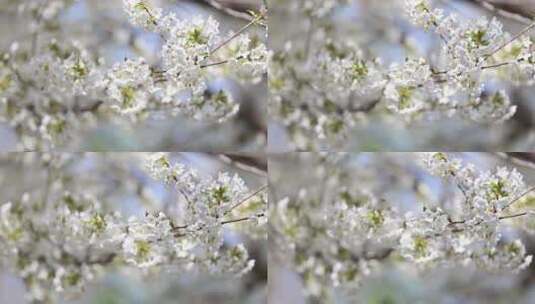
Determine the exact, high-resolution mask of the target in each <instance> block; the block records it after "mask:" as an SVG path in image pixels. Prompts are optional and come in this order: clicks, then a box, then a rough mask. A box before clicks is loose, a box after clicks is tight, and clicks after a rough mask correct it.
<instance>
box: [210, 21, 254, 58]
mask: <svg viewBox="0 0 535 304" xmlns="http://www.w3.org/2000/svg"><path fill="white" fill-rule="evenodd" d="M262 18H263V16H262V15H259V16H257V17H255V18H254V19H253V20H251V21H250V22H249V23H247V24H246V25H244V26H243V27H242V28H241V29H239V30H238V31H237V32H236V33H234V34H233V35H232V36H230V37H228V38H227V39H225V40H223V41H222V42H221V43H220V44H218V45H216V46H215V47H214V48H213V49H211V50H210V52H209V54H210V56H211V55H213V54H214V53H215V52H217V51H218V50H219V49H221V48H222V47H224V46H225V45H227V44H228V43H229V42H231V41H232V40H234V39H235V38H236V37H238V36H239V35H240V34H241V33H243V32H245V31H246V30H247V29H248V28H250V27H251V26H253V25H254V24H256V23H258V21H260V20H261V19H262Z"/></svg>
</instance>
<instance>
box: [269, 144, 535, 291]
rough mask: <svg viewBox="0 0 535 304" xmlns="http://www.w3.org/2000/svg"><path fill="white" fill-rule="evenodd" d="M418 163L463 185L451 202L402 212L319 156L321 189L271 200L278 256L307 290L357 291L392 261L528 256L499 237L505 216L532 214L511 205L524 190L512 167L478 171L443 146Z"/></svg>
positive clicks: (494, 263)
mask: <svg viewBox="0 0 535 304" xmlns="http://www.w3.org/2000/svg"><path fill="white" fill-rule="evenodd" d="M423 163H424V164H425V168H426V169H428V170H429V171H430V172H431V173H432V174H436V175H438V176H440V177H442V178H444V179H445V180H446V181H450V180H451V181H453V182H454V183H455V184H456V185H457V187H458V188H459V189H460V191H459V192H460V193H459V196H455V197H454V198H452V206H453V207H451V208H441V207H437V206H433V207H427V203H424V204H423V205H424V208H423V209H422V210H421V211H418V212H414V211H409V212H405V213H404V212H401V211H400V210H398V209H397V208H396V205H395V204H393V203H392V202H389V201H387V200H386V199H383V197H381V196H378V194H375V193H373V192H369V191H368V189H367V188H366V187H365V186H364V185H365V183H366V182H365V180H366V177H364V176H363V177H362V179H363V180H362V182H361V181H360V180H358V178H357V180H354V179H353V178H351V182H349V183H348V182H347V181H346V182H343V180H344V178H347V176H348V175H347V172H346V173H343V172H342V173H333V172H336V170H338V169H336V168H335V169H329V168H330V166H332V162H322V166H328V168H327V169H324V170H323V172H325V174H328V178H327V177H326V180H325V181H324V182H325V184H324V185H320V186H319V188H320V189H321V190H317V189H316V188H318V187H317V186H315V187H314V188H310V189H301V190H299V191H296V192H295V193H292V194H291V196H289V197H287V198H284V199H282V200H280V201H278V202H277V203H276V204H274V205H273V206H272V208H271V209H270V210H271V211H270V212H271V214H270V225H271V226H272V227H273V231H274V233H273V235H274V240H275V242H276V244H277V248H279V249H278V251H277V252H278V254H280V256H279V258H282V259H283V260H284V261H286V262H289V263H290V264H291V265H292V267H293V268H294V270H296V271H297V272H298V273H299V274H300V275H301V277H302V279H303V282H304V285H305V292H306V293H307V294H308V295H309V296H314V297H320V298H323V299H325V298H328V297H329V296H330V294H329V293H330V292H332V291H333V287H339V288H342V290H346V291H349V292H351V291H352V290H353V291H354V290H356V289H357V288H358V287H359V285H360V284H359V282H360V281H361V280H362V279H363V278H364V277H366V276H368V275H370V274H373V273H376V272H377V271H379V270H380V269H381V266H382V265H383V264H388V263H390V261H392V260H396V261H400V260H401V261H405V262H406V263H408V264H411V265H416V266H417V267H415V268H413V269H417V270H419V271H425V270H426V269H430V268H437V267H459V266H462V267H467V266H471V267H476V268H479V269H482V270H485V271H511V272H517V271H520V270H522V269H524V268H526V267H527V266H528V265H529V264H530V263H531V260H532V256H531V255H527V254H526V249H525V247H524V245H523V244H522V242H521V241H520V240H518V239H517V240H510V239H508V238H506V237H504V236H502V235H501V229H500V227H502V225H503V224H505V223H504V222H506V221H507V220H508V219H513V218H515V219H516V218H517V217H522V216H527V217H529V214H530V213H529V212H530V211H527V210H521V211H518V213H516V212H515V211H512V210H511V209H509V207H510V206H511V205H512V204H513V203H516V202H517V200H518V199H520V198H521V197H523V196H525V195H526V186H525V184H524V183H523V180H522V176H521V175H520V174H519V173H518V172H517V171H516V170H514V169H513V170H508V169H507V168H497V169H496V171H493V172H480V171H478V170H476V169H475V167H474V166H473V165H471V164H464V163H463V162H461V161H460V160H459V159H450V158H449V156H448V155H446V154H444V153H429V154H424V155H423ZM338 165H339V164H338ZM338 165H337V164H336V162H335V166H338ZM318 170H319V169H318ZM327 172H328V173H327ZM337 176H339V177H337ZM352 183H353V185H352ZM371 191H373V190H371ZM326 193H328V194H326ZM318 195H320V196H319V197H318ZM388 265H391V264H388Z"/></svg>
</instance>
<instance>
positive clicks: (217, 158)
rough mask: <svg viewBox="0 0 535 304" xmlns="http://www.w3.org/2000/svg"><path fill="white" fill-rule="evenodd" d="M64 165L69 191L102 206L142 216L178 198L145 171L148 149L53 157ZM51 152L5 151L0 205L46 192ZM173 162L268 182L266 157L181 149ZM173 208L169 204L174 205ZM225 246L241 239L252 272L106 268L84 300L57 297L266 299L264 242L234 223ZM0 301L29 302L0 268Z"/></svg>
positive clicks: (105, 301)
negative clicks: (222, 274) (224, 273)
mask: <svg viewBox="0 0 535 304" xmlns="http://www.w3.org/2000/svg"><path fill="white" fill-rule="evenodd" d="M51 156H52V157H53V158H54V159H56V161H55V162H54V163H55V164H56V166H57V164H61V166H60V170H61V172H62V174H63V175H62V177H61V179H62V182H63V184H64V185H65V187H64V188H65V189H66V190H68V191H70V192H71V193H85V194H92V195H93V196H94V197H96V198H97V199H99V200H100V201H101V202H102V204H103V208H104V210H118V211H120V212H121V214H122V215H123V217H124V218H128V217H129V216H143V215H144V213H145V211H146V210H148V211H153V210H166V208H167V207H168V206H173V204H175V203H176V201H177V200H178V199H182V198H181V197H178V196H177V194H176V191H174V190H172V189H170V188H169V187H166V186H165V185H163V183H162V182H160V181H157V180H154V179H153V178H151V177H150V176H148V175H147V173H146V171H145V170H144V168H143V165H144V162H143V160H144V157H145V156H146V155H145V153H85V154H77V153H74V154H69V153H64V154H61V153H56V154H51ZM46 159H50V158H49V155H46V154H40V153H10V154H0V204H4V203H6V202H8V201H9V200H15V199H18V198H20V196H21V195H22V193H25V192H28V193H30V195H31V197H41V195H43V193H44V191H45V189H47V186H46V185H47V178H48V177H47V174H48V173H47V169H46V168H47V166H48V164H49V161H47V160H46ZM170 160H171V161H172V162H173V163H174V162H180V163H183V164H185V165H187V166H190V167H191V168H194V169H196V170H197V171H198V173H199V174H200V175H201V176H207V177H208V176H215V175H217V173H218V172H220V171H226V172H229V173H230V174H234V173H237V174H239V175H240V176H241V177H242V178H243V180H244V181H245V183H246V185H247V186H248V187H249V189H258V188H259V187H261V186H263V185H265V184H266V177H265V176H264V171H265V166H266V159H265V157H264V156H262V155H235V154H233V155H215V154H203V153H176V154H171V155H170ZM171 208H172V207H171ZM224 237H225V242H226V244H227V245H228V244H236V243H240V242H243V243H244V245H245V247H246V248H247V249H248V251H249V253H250V256H251V258H252V259H255V260H256V263H255V266H254V268H253V270H252V271H251V272H250V273H248V274H247V275H245V276H243V277H241V278H239V279H232V280H229V279H228V278H225V277H213V276H207V275H203V274H202V273H201V274H191V273H176V272H173V270H169V271H165V270H164V271H162V272H155V273H149V274H142V273H141V272H140V271H136V270H134V269H131V268H128V267H127V268H120V269H117V268H114V267H111V268H110V269H105V270H106V272H105V275H104V276H103V277H102V278H101V279H98V280H96V281H94V282H93V283H91V284H89V285H88V286H87V289H86V292H85V293H84V294H82V296H81V298H73V299H70V298H69V299H60V301H59V303H72V304H74V303H76V304H82V303H83V304H97V303H98V304H119V303H125V304H126V303H128V304H130V303H138V304H142V303H178V304H182V303H184V304H211V303H225V304H235V303H236V304H261V303H265V302H266V293H267V290H266V288H267V244H266V241H265V239H263V238H262V237H260V238H250V237H248V234H245V233H242V232H240V231H237V230H235V229H233V228H231V227H229V228H228V229H225V232H224ZM0 303H13V304H18V303H26V302H25V301H24V284H23V282H22V281H21V279H19V278H17V277H15V276H13V275H11V274H10V273H8V272H6V271H5V270H4V269H1V268H0Z"/></svg>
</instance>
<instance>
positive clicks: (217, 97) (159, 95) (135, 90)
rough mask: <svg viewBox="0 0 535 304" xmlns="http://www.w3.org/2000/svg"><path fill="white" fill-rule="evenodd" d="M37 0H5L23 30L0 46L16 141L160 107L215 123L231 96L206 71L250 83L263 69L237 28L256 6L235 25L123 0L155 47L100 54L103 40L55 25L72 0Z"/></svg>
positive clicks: (30, 144)
mask: <svg viewBox="0 0 535 304" xmlns="http://www.w3.org/2000/svg"><path fill="white" fill-rule="evenodd" d="M38 2H40V1H24V2H23V3H22V4H12V6H16V10H17V13H18V14H20V17H21V18H28V19H29V22H30V23H31V24H32V26H30V27H29V28H28V29H26V30H28V31H29V32H30V33H29V35H28V36H29V37H30V38H31V39H26V38H24V39H20V40H16V41H13V42H12V43H11V46H10V48H9V50H3V51H2V52H1V53H0V107H1V108H0V118H1V119H2V121H4V122H7V123H8V124H9V125H10V126H11V127H12V128H13V129H14V130H16V131H17V133H18V135H19V137H20V141H21V145H22V146H24V147H25V148H32V149H35V148H38V147H40V146H45V147H46V146H50V145H54V144H55V143H56V142H61V141H62V140H65V138H68V137H70V136H72V135H73V134H72V133H74V131H75V130H77V129H79V128H81V127H83V126H86V125H89V126H91V125H94V123H95V121H96V119H99V118H101V117H106V118H108V119H109V118H114V117H117V116H121V117H124V118H126V119H127V120H134V122H135V121H137V120H139V119H143V118H145V117H147V116H149V115H150V114H151V113H154V112H165V113H169V114H171V115H177V114H180V115H182V116H186V117H190V118H193V119H195V120H203V121H213V122H219V123H221V122H223V121H226V120H228V119H229V118H231V117H233V116H234V115H235V114H236V113H237V112H238V110H239V104H238V102H237V101H236V98H235V97H234V96H233V94H232V93H231V91H230V90H228V89H215V88H213V86H212V83H213V81H214V80H217V79H219V78H221V77H225V78H229V79H235V80H236V81H238V82H240V83H243V84H255V83H258V82H260V81H261V80H262V78H263V77H264V74H265V70H266V64H267V49H266V46H265V43H264V41H263V38H262V37H261V36H259V35H258V34H248V33H247V32H246V30H248V29H250V28H252V27H255V26H257V25H259V24H260V23H261V22H262V18H263V15H255V16H256V17H255V19H254V20H253V21H252V22H251V23H249V24H248V25H247V26H245V27H243V28H242V30H240V31H239V32H232V31H231V32H228V33H223V32H222V31H220V29H219V22H218V21H216V20H215V19H214V18H213V17H211V16H210V17H201V16H193V17H191V18H179V17H177V16H176V15H175V14H174V13H172V12H165V11H164V10H163V9H161V8H158V7H156V6H154V5H153V4H152V2H151V1H136V0H124V1H122V2H123V7H124V11H125V12H126V15H127V16H128V18H129V20H130V22H131V24H132V26H133V27H134V28H132V29H129V30H131V31H139V30H140V29H139V28H141V29H142V30H145V31H150V32H153V33H155V34H157V35H159V37H160V38H161V49H160V50H159V51H158V52H157V53H158V54H157V57H158V58H150V57H149V56H143V55H139V56H137V55H136V56H132V57H131V58H125V60H124V62H115V63H112V64H107V63H106V62H105V60H104V58H103V56H102V53H103V52H104V51H105V50H104V47H103V46H102V45H100V44H98V43H97V44H95V42H94V41H93V39H92V38H91V37H88V39H83V40H82V37H71V36H69V34H68V31H65V32H62V31H58V30H57V28H58V27H61V24H57V23H58V22H59V21H58V20H61V16H62V14H64V13H65V14H66V13H67V10H68V9H69V8H70V7H72V5H73V4H74V3H75V1H66V0H63V1H47V3H46V4H45V3H43V4H39V3H38ZM30 3H31V4H33V5H30ZM48 23H54V25H52V24H48ZM32 39H33V40H32ZM134 47H135V46H134ZM106 109H109V110H108V111H106ZM117 114H119V115H117ZM42 139H45V140H44V142H43V140H42Z"/></svg>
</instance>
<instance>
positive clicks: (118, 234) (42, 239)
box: [0, 154, 267, 301]
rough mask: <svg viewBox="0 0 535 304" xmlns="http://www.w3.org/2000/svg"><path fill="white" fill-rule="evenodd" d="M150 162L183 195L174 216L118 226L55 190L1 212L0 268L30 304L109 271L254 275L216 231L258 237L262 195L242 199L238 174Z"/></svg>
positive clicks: (152, 214)
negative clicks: (17, 281)
mask: <svg viewBox="0 0 535 304" xmlns="http://www.w3.org/2000/svg"><path fill="white" fill-rule="evenodd" d="M150 158H151V159H150V160H149V163H148V166H147V167H148V168H149V171H150V173H153V174H154V175H155V177H157V178H158V179H162V180H163V181H164V182H166V183H167V184H172V185H173V186H174V187H175V188H176V189H177V191H178V193H179V194H180V195H182V196H183V197H182V198H183V200H182V199H180V200H179V201H178V202H177V204H176V206H174V207H173V208H174V209H173V210H176V212H175V213H173V212H172V211H169V212H165V213H164V212H161V211H147V212H146V213H145V215H144V216H142V217H130V218H128V219H124V218H123V217H122V216H121V214H120V213H119V212H116V211H110V210H108V208H106V207H105V206H104V205H103V204H102V203H101V202H99V201H98V200H97V199H95V198H93V197H91V196H89V195H85V194H84V195H79V194H75V193H70V192H68V191H66V190H61V189H62V187H59V186H58V185H56V186H54V188H53V190H48V191H49V193H48V194H47V195H48V199H46V198H45V199H44V200H43V199H42V198H41V197H31V196H30V194H28V193H26V194H24V195H23V196H22V198H21V199H19V200H16V201H12V202H8V203H6V204H3V205H1V206H0V265H2V268H3V269H9V270H10V271H12V272H13V273H15V274H17V275H18V276H20V277H21V278H22V279H24V282H25V284H26V287H27V288H28V297H29V298H30V299H31V300H35V301H45V300H47V299H49V298H50V297H54V292H53V291H55V292H57V293H80V292H81V291H83V289H84V288H85V287H86V286H87V284H88V283H89V282H91V281H93V280H94V279H95V278H96V277H98V275H100V274H102V273H103V270H104V269H105V267H107V266H112V265H114V266H127V265H132V266H135V267H137V268H139V269H141V270H149V269H150V270H158V269H177V271H194V272H196V271H201V272H209V273H212V274H213V273H216V274H228V275H236V276H240V275H243V274H245V273H247V272H248V271H250V270H251V269H252V268H253V266H254V260H252V259H250V258H249V254H248V252H247V250H246V249H245V247H244V245H243V244H236V245H228V244H226V243H224V235H223V229H224V228H225V227H228V226H231V225H232V227H231V228H232V229H233V230H236V231H237V230H242V229H243V231H244V232H246V233H249V231H247V230H246V229H252V230H255V229H256V230H258V231H256V232H255V231H251V235H252V236H253V237H256V236H257V235H259V233H265V231H263V232H261V231H260V229H264V228H262V226H265V223H261V222H260V219H264V218H265V214H264V213H265V208H266V206H267V200H266V197H265V195H264V194H262V193H261V191H258V192H255V193H252V194H251V193H249V191H248V189H247V187H246V186H245V184H244V181H243V180H242V179H241V178H240V177H238V176H237V175H236V176H232V177H231V176H230V175H228V174H226V173H220V174H219V175H218V177H217V178H216V179H211V178H201V177H200V176H199V175H198V174H197V173H195V172H194V171H192V170H191V169H189V168H186V167H185V166H183V165H181V164H173V165H171V164H170V163H169V161H168V160H167V157H166V156H165V155H161V154H157V155H155V156H153V157H150ZM59 191H63V192H62V193H58V192H59ZM56 193H58V195H56ZM240 225H247V226H240ZM264 230H265V229H264Z"/></svg>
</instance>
